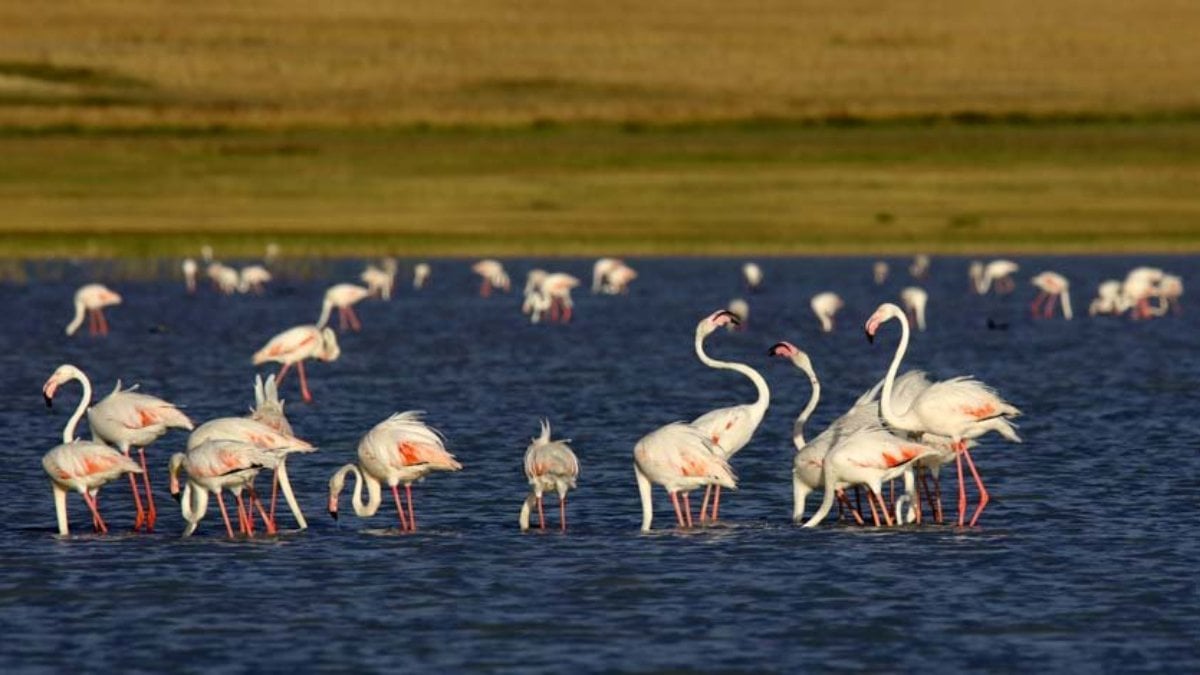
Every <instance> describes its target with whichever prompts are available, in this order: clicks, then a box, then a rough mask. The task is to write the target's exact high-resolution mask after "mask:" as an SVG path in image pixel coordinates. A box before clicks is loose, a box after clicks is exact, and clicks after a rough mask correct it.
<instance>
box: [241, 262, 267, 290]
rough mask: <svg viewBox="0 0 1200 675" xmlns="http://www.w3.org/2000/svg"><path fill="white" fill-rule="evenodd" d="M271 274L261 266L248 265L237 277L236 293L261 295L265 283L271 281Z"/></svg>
mask: <svg viewBox="0 0 1200 675" xmlns="http://www.w3.org/2000/svg"><path fill="white" fill-rule="evenodd" d="M271 279H272V277H271V273H270V272H269V271H268V270H267V268H265V267H263V266H262V265H248V266H246V267H243V268H242V271H241V273H240V274H239V275H238V292H239V293H254V294H255V295H261V294H262V292H263V288H264V287H265V286H266V285H267V282H269V281H271Z"/></svg>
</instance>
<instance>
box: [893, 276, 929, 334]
mask: <svg viewBox="0 0 1200 675" xmlns="http://www.w3.org/2000/svg"><path fill="white" fill-rule="evenodd" d="M927 302H929V294H928V293H926V292H925V289H923V288H920V287H917V286H909V287H907V288H905V289H904V290H902V291H900V303H901V304H903V305H904V309H905V310H906V311H907V312H908V315H909V317H911V318H912V321H913V322H914V323H916V324H917V330H921V331H923V330H925V304H926V303H927Z"/></svg>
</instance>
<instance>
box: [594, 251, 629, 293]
mask: <svg viewBox="0 0 1200 675" xmlns="http://www.w3.org/2000/svg"><path fill="white" fill-rule="evenodd" d="M624 264H625V263H623V262H621V261H620V260H618V259H617V258H600V259H599V260H597V261H596V263H595V264H594V265H592V293H593V294H595V293H600V292H601V291H606V287H607V286H608V275H609V274H611V273H612V271H613V270H615V269H617V268H618V267H622V266H623V265H624Z"/></svg>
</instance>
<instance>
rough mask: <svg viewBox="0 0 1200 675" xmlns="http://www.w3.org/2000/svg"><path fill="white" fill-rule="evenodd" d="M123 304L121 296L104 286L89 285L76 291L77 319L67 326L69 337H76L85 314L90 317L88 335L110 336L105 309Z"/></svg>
mask: <svg viewBox="0 0 1200 675" xmlns="http://www.w3.org/2000/svg"><path fill="white" fill-rule="evenodd" d="M119 304H121V296H120V295H118V294H117V292H116V291H113V290H111V289H109V288H108V287H107V286H104V285H103V284H88V285H86V286H82V287H80V289H79V290H77V291H75V318H73V319H71V323H69V324H67V335H74V334H75V331H77V330H79V327H80V326H81V325H83V313H84V312H85V311H86V312H87V316H88V335H108V321H107V320H105V318H104V308H105V307H108V306H110V305H119Z"/></svg>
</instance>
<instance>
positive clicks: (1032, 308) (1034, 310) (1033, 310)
mask: <svg viewBox="0 0 1200 675" xmlns="http://www.w3.org/2000/svg"><path fill="white" fill-rule="evenodd" d="M1046 297H1047V295H1046V291H1038V294H1037V297H1036V298H1034V299H1033V302H1032V303H1031V304H1030V305H1029V313H1030V314H1032V315H1033V318H1035V319H1036V318H1038V309H1039V306H1040V305H1041V304H1042V300H1044V299H1046Z"/></svg>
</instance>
